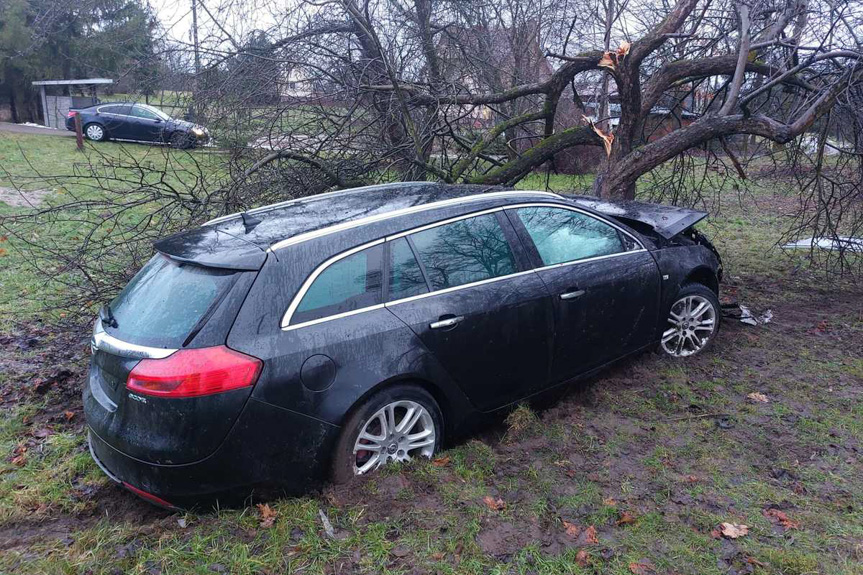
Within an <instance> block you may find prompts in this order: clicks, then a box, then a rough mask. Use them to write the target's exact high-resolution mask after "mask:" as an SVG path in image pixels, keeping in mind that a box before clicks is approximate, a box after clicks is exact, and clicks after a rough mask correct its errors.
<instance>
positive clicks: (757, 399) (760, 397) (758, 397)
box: [746, 391, 770, 403]
mask: <svg viewBox="0 0 863 575" xmlns="http://www.w3.org/2000/svg"><path fill="white" fill-rule="evenodd" d="M746 398H747V399H749V400H750V401H752V402H754V403H767V402H769V401H770V400H769V399H767V396H766V395H764V394H763V393H759V392H757V391H754V392H752V393H750V394H749V395H747V396H746Z"/></svg>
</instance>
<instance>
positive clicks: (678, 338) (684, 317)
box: [662, 295, 716, 357]
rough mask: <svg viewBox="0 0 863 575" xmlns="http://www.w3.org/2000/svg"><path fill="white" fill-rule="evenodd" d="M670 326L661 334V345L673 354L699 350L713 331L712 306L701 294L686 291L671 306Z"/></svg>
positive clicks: (682, 354)
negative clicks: (684, 294) (689, 293)
mask: <svg viewBox="0 0 863 575" xmlns="http://www.w3.org/2000/svg"><path fill="white" fill-rule="evenodd" d="M668 323H669V324H671V327H670V328H668V329H667V330H665V332H664V333H663V334H662V349H663V350H665V352H666V353H668V354H669V355H673V356H674V357H686V356H690V355H693V354H696V353H698V352H699V351H701V350H702V349H703V348H704V346H705V345H707V342H708V341H710V338H711V337H713V334H714V332H715V331H716V308H715V307H714V306H713V304H712V303H711V302H710V300H708V299H707V298H705V297H702V296H700V295H688V296H685V297H682V298H680V299H679V300H677V301H676V302H674V305H673V306H671V311H670V312H669V315H668Z"/></svg>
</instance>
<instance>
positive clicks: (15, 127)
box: [0, 122, 75, 138]
mask: <svg viewBox="0 0 863 575" xmlns="http://www.w3.org/2000/svg"><path fill="white" fill-rule="evenodd" d="M0 132H14V133H16V134H38V135H41V136H61V137H66V138H74V137H75V132H70V131H69V130H66V129H63V130H55V129H54V128H43V127H38V126H24V125H22V124H11V123H9V122H0Z"/></svg>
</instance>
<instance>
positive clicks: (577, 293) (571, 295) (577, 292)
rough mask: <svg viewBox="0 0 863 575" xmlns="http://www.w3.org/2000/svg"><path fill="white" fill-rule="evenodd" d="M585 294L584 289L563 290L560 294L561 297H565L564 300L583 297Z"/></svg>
mask: <svg viewBox="0 0 863 575" xmlns="http://www.w3.org/2000/svg"><path fill="white" fill-rule="evenodd" d="M583 295H584V290H583V289H579V290H572V291H568V292H563V293H562V294H560V299H563V300H567V299H575V298H577V297H581V296H583Z"/></svg>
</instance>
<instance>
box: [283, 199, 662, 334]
mask: <svg viewBox="0 0 863 575" xmlns="http://www.w3.org/2000/svg"><path fill="white" fill-rule="evenodd" d="M499 193H511V192H499ZM518 193H521V192H518ZM537 193H546V192H537ZM490 195H491V194H482V195H480V197H482V196H490ZM552 195H554V196H555V197H560V196H557V195H556V194H552ZM468 197H470V198H473V197H476V196H468ZM458 199H464V198H458ZM446 201H449V200H446ZM435 203H438V202H435ZM427 205H428V206H432V205H434V204H427ZM529 207H551V208H563V209H566V210H570V211H573V212H578V213H580V214H584V215H586V216H588V217H591V218H594V219H597V220H599V221H601V222H603V223H606V224H608V225H609V226H611V227H613V228H615V229H616V230H618V231H620V232H622V233H624V234H626V235H627V236H629V237H630V238H632V239H633V240H634V241H635V242H636V244H637V245H639V246H641V248H640V249H635V250H629V251H623V252H618V253H614V254H606V255H602V256H594V257H591V258H584V259H580V260H572V261H568V262H561V263H557V264H552V265H548V266H542V267H538V268H533V269H529V270H524V271H520V272H515V273H511V274H507V275H503V276H498V277H494V278H487V279H484V280H479V281H475V282H471V283H467V284H462V285H458V286H453V287H448V288H444V289H440V290H435V291H430V292H426V293H421V294H417V295H414V296H410V297H406V298H401V299H397V300H393V301H390V302H384V303H381V304H375V305H372V306H367V307H363V308H359V309H355V310H351V311H347V312H342V313H338V314H334V315H329V316H326V317H321V318H318V319H314V320H309V321H306V322H302V323H298V324H294V325H291V323H290V322H291V317H292V316H293V314H294V312H295V311H296V309H297V307H299V305H300V302H301V301H302V298H303V297H304V296H305V295H306V292H307V291H308V289H309V288H310V287H311V285H312V283H313V282H314V281H315V279H317V277H318V276H319V275H320V274H321V273H323V271H324V270H325V269H326V268H328V267H329V266H330V265H332V264H334V263H335V262H337V261H339V260H341V259H342V258H346V257H348V256H350V255H353V254H355V253H357V252H360V251H362V250H364V249H366V248H370V247H373V246H376V245H378V244H381V243H384V242H389V241H392V240H397V239H398V238H402V237H405V236H409V235H411V234H415V233H418V232H422V231H425V230H428V229H431V228H436V227H438V226H444V225H447V224H450V223H452V222H457V221H459V220H466V219H469V218H473V217H477V216H482V215H486V214H492V213H495V212H500V211H503V210H510V209H517V208H529ZM297 237H299V236H297ZM271 249H272V248H271ZM646 251H647V249H645V248H644V244H642V243H641V241H640V240H639V239H638V238H636V237H635V236H633V235H632V234H631V233H629V232H628V231H626V230H625V229H623V228H621V227H620V226H618V225H615V224H614V223H612V222H609V221H607V220H606V219H605V218H602V217H597V216H596V215H595V214H592V213H590V212H587V211H585V210H583V209H580V208H577V207H575V206H568V205H564V204H556V203H550V202H545V203H543V202H528V203H522V204H513V205H507V206H498V207H495V208H489V209H486V210H481V211H478V212H471V213H469V214H462V215H460V216H455V217H452V218H447V219H445V220H441V221H439V222H433V223H431V224H425V225H422V226H418V227H415V228H411V229H409V230H406V231H403V232H399V233H397V234H392V235H389V236H386V237H384V238H378V239H376V240H374V241H371V242H367V243H365V244H361V245H359V246H356V247H353V248H351V249H349V250H347V251H344V252H342V253H340V254H336V255H335V256H332V257H331V258H329V259H327V260H326V261H325V262H324V263H322V264H320V265H319V266H318V267H317V268H315V270H314V271H313V272H312V274H311V275H310V276H309V277H308V278H307V279H306V281H305V282H303V285H302V286H301V287H300V290H299V291H298V292H297V295H296V296H295V297H294V299H293V300H291V304H290V305H289V306H288V310H287V311H286V312H285V314H284V315H283V316H282V321H281V328H282V330H283V331H292V330H295V329H299V328H301V327H308V326H312V325H317V324H320V323H324V322H327V321H330V320H335V319H341V318H344V317H349V316H352V315H357V314H360V313H364V312H367V311H374V310H378V309H381V308H388V307H391V306H394V305H399V304H402V303H407V302H411V301H416V300H419V299H423V298H426V297H431V296H434V295H440V294H446V293H451V292H454V291H458V290H462V289H467V288H471V287H474V286H479V285H484V284H489V283H493V282H497V281H501V280H505V279H508V278H513V277H518V276H522V275H527V274H530V273H536V272H540V271H543V270H548V269H554V268H560V267H566V266H572V265H578V264H584V263H590V262H595V261H600V260H604V259H610V258H616V257H621V256H627V255H630V254H638V253H643V252H646ZM382 279H383V281H387V280H386V278H382Z"/></svg>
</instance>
